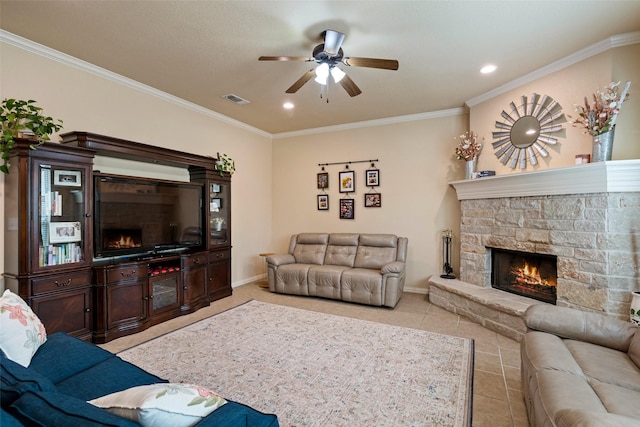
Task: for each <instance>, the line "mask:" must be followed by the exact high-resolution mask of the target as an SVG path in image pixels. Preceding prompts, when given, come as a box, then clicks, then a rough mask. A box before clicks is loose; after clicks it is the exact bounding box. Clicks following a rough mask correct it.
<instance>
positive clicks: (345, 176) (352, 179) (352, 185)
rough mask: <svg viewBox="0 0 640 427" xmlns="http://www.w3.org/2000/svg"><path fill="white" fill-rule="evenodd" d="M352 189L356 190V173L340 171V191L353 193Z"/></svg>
mask: <svg viewBox="0 0 640 427" xmlns="http://www.w3.org/2000/svg"><path fill="white" fill-rule="evenodd" d="M354 191H356V173H355V172H354V171H342V172H340V192H341V193H353V192H354ZM346 200H348V199H346Z"/></svg>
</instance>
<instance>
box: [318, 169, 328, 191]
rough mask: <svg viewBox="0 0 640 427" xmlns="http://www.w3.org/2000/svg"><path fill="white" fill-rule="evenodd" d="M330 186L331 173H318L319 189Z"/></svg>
mask: <svg viewBox="0 0 640 427" xmlns="http://www.w3.org/2000/svg"><path fill="white" fill-rule="evenodd" d="M327 188H329V173H327V172H320V173H319V174H318V189H320V190H324V189H327Z"/></svg>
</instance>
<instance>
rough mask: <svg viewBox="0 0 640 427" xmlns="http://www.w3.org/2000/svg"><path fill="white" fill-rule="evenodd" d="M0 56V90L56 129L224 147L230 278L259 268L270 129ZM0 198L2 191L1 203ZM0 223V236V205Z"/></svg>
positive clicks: (195, 149)
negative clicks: (232, 169)
mask: <svg viewBox="0 0 640 427" xmlns="http://www.w3.org/2000/svg"><path fill="white" fill-rule="evenodd" d="M0 61H1V64H2V67H1V70H0V88H1V91H2V92H1V93H0V96H1V97H2V98H3V99H4V98H22V99H35V100H36V101H37V102H38V105H39V106H41V107H43V108H44V111H45V113H46V114H48V115H50V116H52V117H54V118H59V119H62V120H64V129H63V132H69V131H74V130H78V131H89V132H95V133H99V134H103V135H109V136H114V137H118V138H124V139H128V140H132V141H137V142H142V143H146V144H154V145H158V146H162V147H167V148H172V149H177V150H182V151H188V152H192V153H196V154H202V155H216V153H217V152H220V153H227V154H229V155H230V156H231V157H232V158H233V159H234V160H235V161H236V166H237V172H236V173H235V174H234V176H233V188H232V206H233V207H232V209H233V214H232V215H233V216H232V222H233V235H232V244H233V265H232V280H233V282H234V284H239V283H244V282H246V281H250V280H251V279H252V278H254V277H255V276H259V275H260V274H263V269H264V267H263V264H262V263H261V261H262V259H261V258H260V257H259V256H258V253H260V252H263V251H265V250H267V249H269V246H270V238H271V188H272V186H271V179H270V177H271V139H270V137H269V135H266V134H263V133H260V132H257V131H256V132H253V131H251V130H246V129H244V128H243V127H240V126H235V125H232V124H229V123H226V122H225V121H222V120H219V119H217V118H215V117H211V115H207V114H206V113H202V112H199V111H197V110H194V109H192V108H185V107H184V106H181V105H177V104H176V103H175V102H170V101H168V100H165V99H162V98H160V97H158V96H155V95H153V94H149V93H147V92H144V91H141V90H137V89H135V88H132V87H130V86H127V85H125V84H122V83H120V82H114V81H112V80H109V79H106V78H103V77H99V76H97V75H95V74H93V73H90V72H87V71H84V70H81V69H78V68H76V67H73V66H69V65H66V64H63V63H60V62H57V61H53V60H50V59H47V58H45V57H43V56H40V55H37V54H34V53H30V52H27V51H25V50H22V49H19V48H16V47H13V46H11V45H8V44H2V45H0ZM52 139H53V140H57V136H54V137H53V138H52ZM135 172H136V171H135V170H132V171H131V174H132V175H133V174H135ZM122 173H126V170H123V171H122ZM1 175H2V174H0V176H1ZM0 180H2V181H3V180H4V178H3V177H0ZM0 191H4V188H3V186H0ZM3 200H4V195H3V196H2V197H1V198H0V203H1V204H3ZM256 213H258V214H257V215H256ZM0 224H2V228H1V230H2V232H0V237H1V238H2V240H3V241H4V230H5V228H6V224H5V219H4V207H3V206H2V209H0ZM3 258H4V257H3V256H0V271H4V265H2V263H3Z"/></svg>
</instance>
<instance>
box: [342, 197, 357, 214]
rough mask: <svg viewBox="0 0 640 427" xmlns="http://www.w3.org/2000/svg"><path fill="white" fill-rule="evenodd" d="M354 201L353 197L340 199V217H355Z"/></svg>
mask: <svg viewBox="0 0 640 427" xmlns="http://www.w3.org/2000/svg"><path fill="white" fill-rule="evenodd" d="M354 211H355V203H354V200H353V199H340V219H354V218H355V212H354Z"/></svg>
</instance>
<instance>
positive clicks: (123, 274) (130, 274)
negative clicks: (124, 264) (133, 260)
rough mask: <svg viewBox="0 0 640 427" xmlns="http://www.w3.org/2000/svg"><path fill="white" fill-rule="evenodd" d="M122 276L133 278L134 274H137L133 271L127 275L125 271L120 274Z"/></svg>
mask: <svg viewBox="0 0 640 427" xmlns="http://www.w3.org/2000/svg"><path fill="white" fill-rule="evenodd" d="M120 274H122V277H132V276H133V275H134V274H136V271H135V270H131V273H125V272H124V271H122V272H120Z"/></svg>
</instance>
